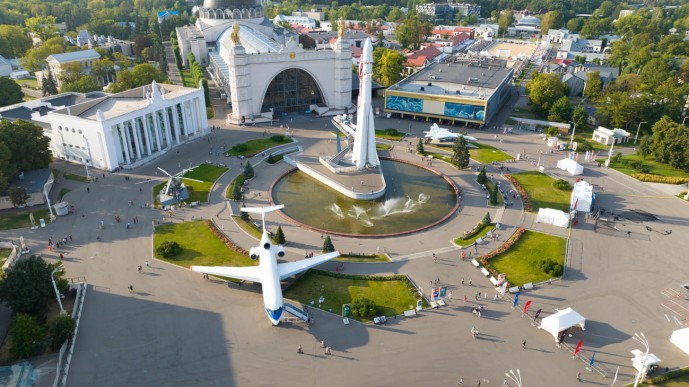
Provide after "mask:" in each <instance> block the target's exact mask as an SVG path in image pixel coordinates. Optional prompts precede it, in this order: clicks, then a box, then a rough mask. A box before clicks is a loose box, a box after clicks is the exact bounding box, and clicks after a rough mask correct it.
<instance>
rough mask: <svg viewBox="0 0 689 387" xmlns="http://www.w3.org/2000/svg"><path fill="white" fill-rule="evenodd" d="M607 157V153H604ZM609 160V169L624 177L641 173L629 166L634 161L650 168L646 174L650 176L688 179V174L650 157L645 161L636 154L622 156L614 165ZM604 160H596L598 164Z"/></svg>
mask: <svg viewBox="0 0 689 387" xmlns="http://www.w3.org/2000/svg"><path fill="white" fill-rule="evenodd" d="M613 153H616V152H615V150H614V149H613ZM606 155H607V153H606ZM614 158H615V156H614V155H613V157H612V159H614ZM612 159H611V162H610V168H613V169H615V170H618V171H620V172H622V173H624V174H625V175H631V174H632V173H642V172H641V171H640V170H635V169H634V168H632V166H631V165H630V164H631V163H632V162H634V161H641V162H642V163H643V165H645V166H648V167H650V171H649V172H648V173H650V174H652V175H659V176H669V177H684V178H689V173H687V172H684V171H682V170H680V169H676V168H673V167H671V166H669V165H668V164H663V163H660V162H658V161H655V160H654V159H653V158H652V157H650V156H649V157H647V158H646V159H642V158H641V156H639V155H637V154H629V155H624V156H622V159H621V161H620V162H618V163H616V162H613V161H612ZM605 160H607V157H606V158H600V159H598V161H599V162H601V163H605Z"/></svg>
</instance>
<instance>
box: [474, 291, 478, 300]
mask: <svg viewBox="0 0 689 387" xmlns="http://www.w3.org/2000/svg"><path fill="white" fill-rule="evenodd" d="M474 300H478V292H476V293H474Z"/></svg>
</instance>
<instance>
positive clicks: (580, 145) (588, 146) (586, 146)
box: [577, 141, 593, 152]
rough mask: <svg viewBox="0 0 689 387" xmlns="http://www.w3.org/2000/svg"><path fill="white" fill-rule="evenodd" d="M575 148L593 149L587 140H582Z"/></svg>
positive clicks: (582, 150) (579, 149) (580, 149)
mask: <svg viewBox="0 0 689 387" xmlns="http://www.w3.org/2000/svg"><path fill="white" fill-rule="evenodd" d="M577 150H578V151H580V152H588V151H592V150H593V145H591V143H590V142H588V141H582V142H580V143H579V145H577Z"/></svg>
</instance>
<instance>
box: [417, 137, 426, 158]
mask: <svg viewBox="0 0 689 387" xmlns="http://www.w3.org/2000/svg"><path fill="white" fill-rule="evenodd" d="M416 153H418V154H420V155H425V154H426V149H424V147H423V139H419V142H417V143H416Z"/></svg>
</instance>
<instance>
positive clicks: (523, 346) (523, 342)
mask: <svg viewBox="0 0 689 387" xmlns="http://www.w3.org/2000/svg"><path fill="white" fill-rule="evenodd" d="M522 349H526V340H524V341H522Z"/></svg>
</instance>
